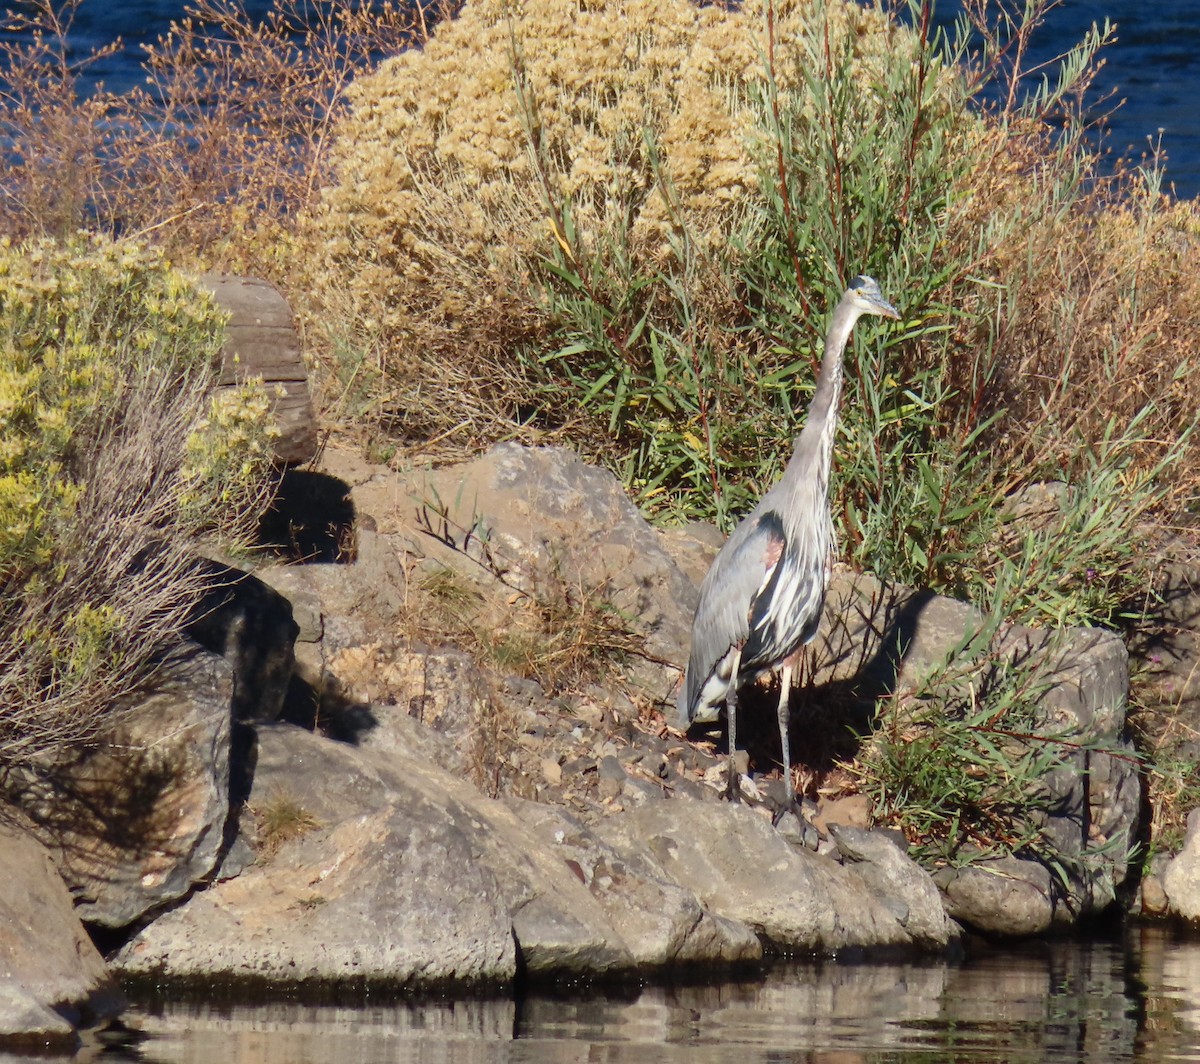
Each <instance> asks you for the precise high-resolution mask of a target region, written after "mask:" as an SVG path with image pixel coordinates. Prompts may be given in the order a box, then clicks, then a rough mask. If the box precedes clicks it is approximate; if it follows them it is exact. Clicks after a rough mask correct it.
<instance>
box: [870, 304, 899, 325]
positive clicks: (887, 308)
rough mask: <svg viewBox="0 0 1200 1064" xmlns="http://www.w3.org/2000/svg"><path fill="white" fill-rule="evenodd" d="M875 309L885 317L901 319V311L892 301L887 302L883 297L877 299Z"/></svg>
mask: <svg viewBox="0 0 1200 1064" xmlns="http://www.w3.org/2000/svg"><path fill="white" fill-rule="evenodd" d="M875 309H876V311H877V312H878V313H879V314H880V315H882V316H883V317H885V318H895V319H896V321H899V320H900V311H898V310H897V309H896V308H895V307H893V306H892V305H891V303H885V302H884V301H883V300H882V299H880V300H877V301H876V303H875Z"/></svg>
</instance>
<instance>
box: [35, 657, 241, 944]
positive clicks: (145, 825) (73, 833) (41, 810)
mask: <svg viewBox="0 0 1200 1064" xmlns="http://www.w3.org/2000/svg"><path fill="white" fill-rule="evenodd" d="M232 696H233V678H232V674H231V669H230V667H229V665H228V664H227V663H226V661H225V660H224V659H222V658H220V657H218V656H216V655H215V654H212V653H210V652H208V651H205V650H203V649H201V648H199V647H197V646H195V645H194V644H192V645H184V646H183V647H181V648H179V649H178V650H177V651H175V652H174V653H173V654H172V655H171V656H170V657H169V658H168V659H167V660H166V661H165V662H164V663H163V665H162V666H161V668H160V669H159V671H158V672H157V674H156V676H155V679H154V682H153V686H151V687H150V688H148V689H147V691H146V692H145V693H144V694H142V695H141V696H140V697H139V698H137V699H136V700H134V701H133V702H132V704H131V705H130V706H129V707H128V708H127V709H126V710H123V711H122V712H121V713H119V714H118V715H117V716H116V717H115V720H116V721H117V722H118V723H117V724H116V725H115V726H114V727H112V728H110V729H108V730H106V731H105V732H103V733H102V734H101V735H100V736H99V737H98V739H97V742H96V743H95V744H94V745H93V746H92V747H90V748H89V749H87V750H86V751H83V752H81V754H80V755H79V756H78V757H77V758H76V759H75V760H74V761H72V762H69V763H63V764H59V765H56V766H54V768H53V770H52V771H48V772H47V774H46V775H45V777H44V779H41V780H39V781H37V782H35V783H31V784H30V787H29V790H28V791H27V793H25V794H24V795H23V796H22V803H23V808H24V809H25V811H26V812H27V813H28V814H29V815H30V816H31V817H32V818H33V819H34V820H35V821H36V823H37V825H38V830H39V833H40V834H41V835H42V836H43V837H44V838H45V839H46V841H47V843H48V844H49V845H50V846H51V848H52V849H53V850H54V851H55V852H56V854H57V857H58V862H59V869H60V871H61V872H62V876H63V878H64V880H65V881H66V883H67V885H68V886H69V887H70V889H71V893H72V894H73V895H74V897H75V903H76V906H77V908H78V912H79V915H80V916H81V917H82V919H83V920H85V921H86V922H88V923H92V924H98V925H100V926H102V927H111V928H122V927H128V926H129V925H130V924H132V923H134V922H135V921H137V920H138V919H140V918H142V917H143V916H145V915H146V914H147V913H149V912H152V911H153V910H155V909H159V908H161V907H163V906H164V905H166V904H168V903H169V902H172V901H175V900H176V899H178V898H180V897H182V896H183V895H184V894H186V893H187V892H188V891H189V890H191V889H192V888H193V886H195V884H197V883H199V882H202V881H204V880H205V879H206V878H207V877H208V876H209V875H210V873H211V872H212V871H213V869H214V868H215V866H216V863H217V858H218V855H219V853H220V851H221V849H222V846H223V843H224V833H225V825H226V820H227V818H228V814H229V780H230V704H231V700H232Z"/></svg>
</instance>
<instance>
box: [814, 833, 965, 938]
mask: <svg viewBox="0 0 1200 1064" xmlns="http://www.w3.org/2000/svg"><path fill="white" fill-rule="evenodd" d="M829 830H830V834H831V835H832V836H833V840H834V842H835V843H836V844H837V848H838V851H839V852H840V854H841V856H842V859H843V862H844V863H845V864H846V866H847V867H850V868H853V869H854V871H856V872H857V873H858V874H859V875H860V876H861V877H862V879H863V882H864V883H866V885H867V887H868V888H869V889H870V890H871V892H872V893H873V894H874V895H875V896H876V897H877V898H879V899H880V901H882V902H883V904H884V905H885V906H886V907H887V908H888V909H889V910H890V911H891V912H892V913H893V915H894V916H895V917H896V919H897V920H898V921H899V922H900V926H901V927H903V928H904V930H905V931H906V932H907V933H908V935H909V936H910V937H911V938H912V940H913V943H914V944H915V945H917V946H919V947H921V948H924V949H931V950H940V949H944V948H945V947H946V945H947V944H948V943H949V942H951V941H953V940H955V939H956V938H957V937H958V929H957V928H956V927H954V925H953V924H952V923H951V922H950V920H949V919H947V916H946V910H945V908H944V907H943V906H942V899H941V895H940V894H939V892H938V888H937V886H936V885H935V884H934V882H933V880H932V879H931V878H930V876H929V873H928V872H926V871H925V870H924V869H923V868H921V866H920V865H918V864H917V862H916V861H914V860H913V859H912V858H911V857H909V856H908V854H907V853H906V852H905V850H904V849H903V848H902V847H901V846H900V845H899V844H898V843H897V842H896V841H895V840H894V839H892V838H890V837H889V836H888V835H887V834H885V833H884V832H881V831H865V830H863V829H862V828H856V827H844V826H839V825H837V824H831V825H830V828H829Z"/></svg>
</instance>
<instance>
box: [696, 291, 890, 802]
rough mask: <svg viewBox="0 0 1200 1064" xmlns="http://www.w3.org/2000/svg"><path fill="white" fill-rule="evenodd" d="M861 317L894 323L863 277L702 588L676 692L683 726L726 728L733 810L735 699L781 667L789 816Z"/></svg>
mask: <svg viewBox="0 0 1200 1064" xmlns="http://www.w3.org/2000/svg"><path fill="white" fill-rule="evenodd" d="M864 314H878V315H881V316H883V317H885V318H899V317H900V315H899V314H898V313H897V311H896V308H895V307H893V306H892V305H891V304H890V303H889V302H888V301H887V300H886V299H884V298H883V293H882V292H881V291H880V290H879V285H878V283H877V282H876V281H875V280H874V279H872V278H870V277H855V278H854V280H853V281H851V282H850V285H849V287H848V288H847V289H846V291H845V292H844V293H843V294H842V298H841V300H840V301H839V302H838V305H837V308H836V309H835V310H834V312H833V320H832V321H831V322H830V324H829V332H828V334H827V335H826V337H825V354H824V356H823V358H822V359H821V370H820V373H819V374H818V376H817V386H816V389H815V390H814V392H813V397H812V401H811V402H810V403H809V406H808V419H807V421H806V422H805V425H804V429H803V431H802V432H801V433H800V435H799V436H798V437H797V439H796V444H795V450H794V451H793V453H792V457H791V460H790V461H789V462H788V464H787V468H786V469H785V470H784V471H783V476H782V477H780V478H779V482H778V483H777V484H775V486H774V487H772V488H771V490H770V491H768V492H767V493H766V494H765V495H764V496H763V497H762V499H761V500H760V501H759V503H758V505H757V506H756V507H755V508H754V509H753V510H752V511H751V512H750V514H749V516H747V517H746V518H745V519H744V520H743V521H742V523H741V524H739V525H738V526H737V528H736V529H734V532H733V535H731V536H730V537H729V539H728V540H726V542H725V545H724V546H723V547H722V548H721V551H720V553H719V554H718V555H717V557H716V559H715V560H714V561H713V564H712V568H711V569H709V571H708V575H707V576H706V577H705V578H704V583H703V585H701V588H700V604H699V606H697V607H696V619H695V621H694V622H693V623H692V653H691V656H690V658H689V659H688V666H687V673H686V675H685V677H684V682H683V687H682V688H681V689H680V692H679V713H680V716H681V718H682V717H685V716H686V718H687V720H688V722H689V723H691V722H693V721H713V720H716V719H717V716H718V715H719V714H720V711H721V706H722V705H724V706H725V714H726V719H727V720H728V722H729V777H728V792H727V793H728V795H729V797H730V798H731V799H734V800H736V799H737V797H738V792H739V784H738V773H737V768H736V767H735V763H734V755H735V751H736V744H737V698H738V690H739V689H740V688H742V687H744V686H745V685H746V684H747V683H750V682H752V681H753V680H755V679H757V678H758V677H760V676H762V675H764V674H765V673H767V672H770V671H772V670H773V669H776V668H780V667H782V672H783V675H782V677H781V687H780V693H779V709H778V716H779V742H780V746H781V747H782V754H783V775H784V779H785V780H786V781H787V782H786V787H787V799H788V805H789V806H790V807H794V802H795V798H794V794H793V791H792V774H791V751H790V749H789V746H788V723H789V699H790V696H791V687H792V672H793V670H794V668H795V665H796V661H797V659H798V657H799V650H800V648H801V647H802V646H803V645H804V644H805V643H808V642H810V641H811V640H812V638H813V636H815V635H816V634H817V625H818V623H819V621H820V618H821V607H822V605H823V604H824V601H825V589H826V587H827V586H828V583H829V564H830V561H831V560H832V554H833V522H832V520H831V519H830V516H829V468H830V464H831V462H832V458H833V437H834V432H835V430H836V428H837V410H838V397H839V395H840V394H841V389H842V353H843V352H844V351H845V349H846V342H847V340H849V338H850V332H851V330H852V329H853V328H854V323H855V322H856V321H858V319H859V318H860V317H861V316H862V315H864Z"/></svg>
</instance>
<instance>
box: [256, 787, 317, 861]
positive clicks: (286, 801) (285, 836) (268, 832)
mask: <svg viewBox="0 0 1200 1064" xmlns="http://www.w3.org/2000/svg"><path fill="white" fill-rule="evenodd" d="M250 812H251V814H252V815H253V816H254V821H255V827H256V840H257V843H258V853H259V859H260V860H262V861H269V860H270V859H271V858H272V857H274V856H275V854H277V853H278V852H279V851H280V849H282V848H283V846H284V845H285V844H287V843H289V842H291V841H292V840H293V839H300V838H303V837H304V836H305V835H308V834H310V833H311V832H313V831H316V830H317V829H319V828H320V827H321V822H320V821H319V820H318V819H317V818H316V817H315V816H314V815H313V814H312V813H310V812H309V811H308V810H307V809H305V808H304V806H303V805H302V804H301V803H300V801H299V800H298V799H296V798H295V797H293V796H292V795H291V794H288V793H286V792H284V791H280V790H276V791H273V792H272V793H271V794H269V795H267V797H266V800H265V801H264V802H263V803H262V805H256V806H252V807H251V809H250Z"/></svg>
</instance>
